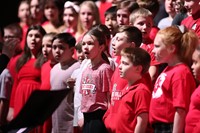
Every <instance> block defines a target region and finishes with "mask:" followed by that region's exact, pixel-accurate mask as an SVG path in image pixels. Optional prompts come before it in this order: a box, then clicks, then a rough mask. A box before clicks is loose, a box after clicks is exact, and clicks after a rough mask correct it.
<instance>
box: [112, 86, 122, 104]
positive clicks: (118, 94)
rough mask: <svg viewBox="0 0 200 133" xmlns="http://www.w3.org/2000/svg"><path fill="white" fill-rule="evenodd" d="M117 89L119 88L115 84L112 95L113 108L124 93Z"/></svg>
mask: <svg viewBox="0 0 200 133" xmlns="http://www.w3.org/2000/svg"><path fill="white" fill-rule="evenodd" d="M116 88H117V84H116V83H115V84H114V85H113V89H112V94H111V105H113V106H114V104H115V101H116V100H119V99H120V98H121V96H122V92H121V91H119V90H117V89H116Z"/></svg>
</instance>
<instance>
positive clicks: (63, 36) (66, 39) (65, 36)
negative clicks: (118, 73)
mask: <svg viewBox="0 0 200 133" xmlns="http://www.w3.org/2000/svg"><path fill="white" fill-rule="evenodd" d="M55 39H59V40H60V41H62V42H63V43H65V44H67V45H69V48H71V47H74V46H75V44H76V39H75V38H74V37H73V36H72V35H71V34H70V33H59V34H57V35H56V36H55V37H54V38H53V41H54V40H55Z"/></svg>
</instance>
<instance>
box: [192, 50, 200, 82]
mask: <svg viewBox="0 0 200 133" xmlns="http://www.w3.org/2000/svg"><path fill="white" fill-rule="evenodd" d="M192 60H193V64H192V66H191V68H192V72H193V75H194V77H195V78H196V79H197V80H200V57H199V52H198V51H197V50H195V51H194V53H193V55H192Z"/></svg>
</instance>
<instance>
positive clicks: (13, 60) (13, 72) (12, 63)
mask: <svg viewBox="0 0 200 133" xmlns="http://www.w3.org/2000/svg"><path fill="white" fill-rule="evenodd" d="M20 56H21V54H20V55H16V56H13V57H11V58H10V61H9V63H8V65H7V69H8V70H9V72H10V75H11V76H12V78H13V79H15V75H16V73H17V72H16V63H17V60H18V59H19V57H20Z"/></svg>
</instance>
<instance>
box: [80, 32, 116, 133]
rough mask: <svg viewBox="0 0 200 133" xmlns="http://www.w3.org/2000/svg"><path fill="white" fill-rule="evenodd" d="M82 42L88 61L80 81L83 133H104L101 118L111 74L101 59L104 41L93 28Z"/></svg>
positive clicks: (104, 109)
mask: <svg viewBox="0 0 200 133" xmlns="http://www.w3.org/2000/svg"><path fill="white" fill-rule="evenodd" d="M82 41H83V45H82V50H83V53H84V54H85V57H86V58H87V59H89V61H90V64H89V65H88V66H87V67H86V69H85V70H84V72H83V74H82V79H81V90H80V91H81V94H82V101H81V111H82V112H83V116H84V125H83V133H90V132H91V133H94V132H95V133H106V132H107V131H106V128H105V125H104V123H103V121H102V117H103V115H104V113H105V112H106V110H107V109H108V106H109V99H110V96H109V95H110V94H109V86H110V79H111V76H112V73H113V71H112V68H111V67H110V65H109V64H108V62H106V61H105V59H103V58H102V52H103V51H104V48H105V43H106V39H105V36H104V35H103V34H102V32H101V31H99V30H98V29H97V28H93V29H91V30H89V31H88V32H87V33H86V34H85V35H84V37H83V40H82Z"/></svg>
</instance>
